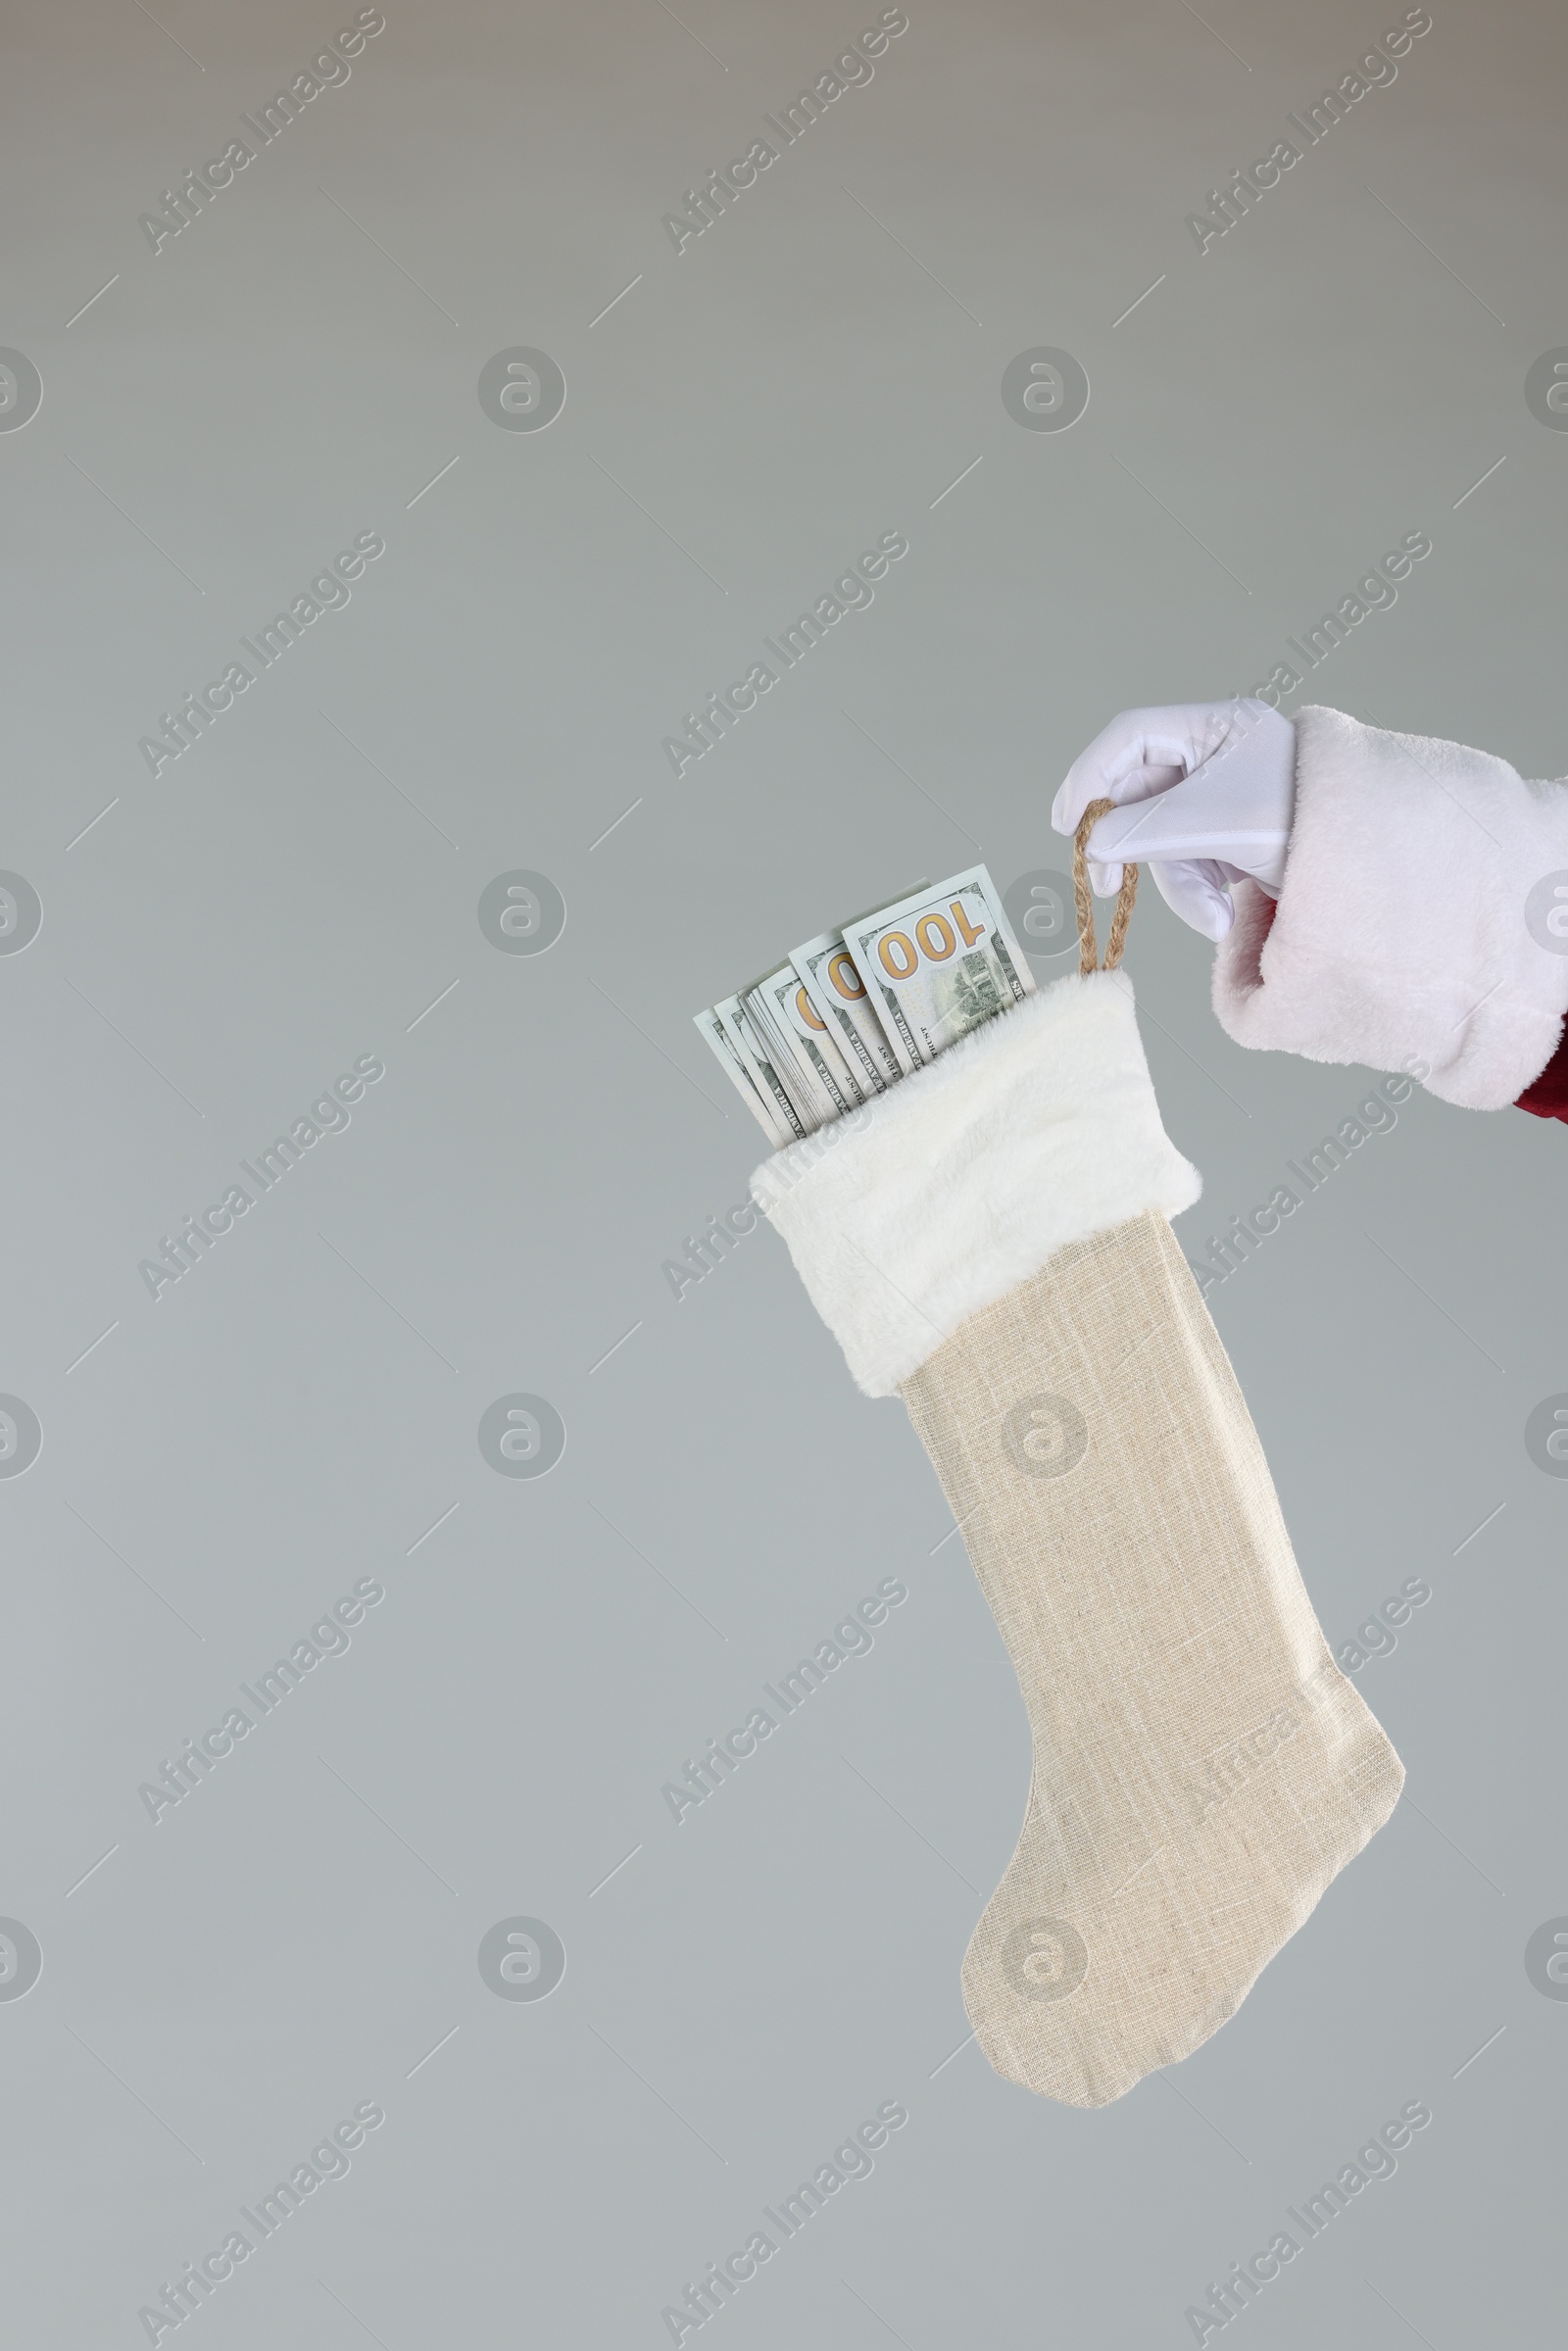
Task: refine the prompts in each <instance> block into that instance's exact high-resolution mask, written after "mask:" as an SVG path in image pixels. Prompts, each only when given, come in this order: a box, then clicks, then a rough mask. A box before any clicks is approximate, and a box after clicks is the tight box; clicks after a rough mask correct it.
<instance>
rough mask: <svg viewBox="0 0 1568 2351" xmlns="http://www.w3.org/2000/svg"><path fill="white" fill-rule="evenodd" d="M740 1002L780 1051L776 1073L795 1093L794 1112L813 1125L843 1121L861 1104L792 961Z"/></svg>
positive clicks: (757, 985) (862, 1097)
mask: <svg viewBox="0 0 1568 2351" xmlns="http://www.w3.org/2000/svg"><path fill="white" fill-rule="evenodd" d="M743 1001H744V1003H745V1004H746V1008H747V1010H748V1011H749V1012H750V1013H751V1014H752V1016H753V1018H754V1020H760V1022H761V1024H762V1026H763V1028H764V1029H765V1030H766V1032H767V1033H768V1035H769V1036H770V1037H772V1038H775V1039H777V1041H778V1043H779V1044H780V1046H781V1047H782V1048H783V1052H784V1054H785V1056H786V1060H785V1065H784V1066H783V1067H781V1068H780V1069H779V1075H780V1076H781V1077H782V1078H783V1080H784V1083H785V1086H786V1087H787V1088H788V1089H789V1091H790V1092H791V1093H792V1094H794V1096H795V1103H796V1107H797V1109H802V1108H809V1111H810V1113H811V1115H810V1119H809V1124H810V1125H811V1126H812V1127H818V1126H823V1125H825V1124H826V1123H827V1121H828V1120H829V1119H830V1118H842V1117H843V1116H844V1115H845V1113H846V1112H847V1111H850V1110H853V1109H855V1108H856V1107H857V1106H858V1103H860V1102H863V1101H864V1099H865V1097H864V1096H863V1095H862V1094H861V1092H860V1090H859V1088H858V1086H857V1085H856V1083H855V1080H854V1079H853V1078H852V1077H851V1075H850V1072H849V1070H848V1068H847V1067H846V1066H845V1062H844V1057H843V1055H842V1054H841V1053H840V1052H839V1050H838V1047H837V1046H836V1045H835V1044H834V1042H833V1040H832V1038H831V1037H830V1036H829V1035H828V1032H827V1024H826V1022H825V1021H824V1020H823V1019H822V1016H821V1014H820V1013H819V1012H818V1011H817V1010H816V1008H815V1006H814V1005H813V1004H811V1002H810V999H809V997H808V996H807V994H806V991H805V989H804V988H803V987H802V985H801V975H800V973H799V972H798V971H797V970H796V968H795V966H794V964H793V963H781V964H779V966H778V968H777V969H776V970H774V971H770V972H768V974H767V975H766V977H765V978H764V979H760V980H759V981H758V982H757V984H756V986H755V987H752V988H749V989H748V990H747V991H746V992H745V996H744V999H743ZM803 1006H804V1007H805V1009H804V1010H803V1009H802V1007H803Z"/></svg>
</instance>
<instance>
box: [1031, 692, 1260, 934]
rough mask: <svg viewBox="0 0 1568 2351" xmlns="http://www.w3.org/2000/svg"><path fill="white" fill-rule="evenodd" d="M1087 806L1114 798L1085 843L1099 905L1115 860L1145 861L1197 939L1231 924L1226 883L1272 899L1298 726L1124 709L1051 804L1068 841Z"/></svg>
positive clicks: (1212, 706)
mask: <svg viewBox="0 0 1568 2351" xmlns="http://www.w3.org/2000/svg"><path fill="white" fill-rule="evenodd" d="M1093 800H1113V801H1115V803H1116V804H1117V806H1116V812H1115V813H1114V815H1110V816H1102V818H1101V819H1100V822H1099V823H1098V824H1097V825H1096V826H1095V829H1094V831H1093V832H1092V833H1091V834H1090V836H1089V857H1090V860H1091V862H1090V867H1089V873H1090V880H1091V882H1092V883H1093V886H1094V889H1095V893H1096V895H1097V896H1098V897H1101V898H1108V897H1110V896H1111V895H1112V894H1113V893H1114V892H1115V891H1116V890H1118V889H1119V888H1120V887H1121V868H1122V861H1123V860H1124V859H1125V860H1127V861H1129V862H1132V863H1137V864H1144V863H1147V864H1148V865H1149V866H1150V867H1151V868H1152V872H1153V876H1154V883H1155V886H1156V888H1157V889H1158V891H1159V894H1160V896H1161V898H1163V900H1164V901H1165V904H1166V905H1167V906H1169V907H1170V909H1171V911H1172V912H1173V913H1175V914H1179V915H1180V916H1181V918H1182V920H1183V922H1186V923H1189V924H1191V926H1192V928H1193V929H1194V930H1195V931H1201V933H1202V935H1203V937H1204V938H1205V939H1223V938H1224V936H1225V934H1226V932H1227V931H1228V930H1229V929H1230V927H1231V924H1232V923H1233V922H1234V921H1235V919H1236V910H1235V907H1234V906H1233V905H1232V903H1231V894H1230V890H1229V888H1228V886H1227V885H1228V884H1229V883H1231V882H1235V881H1241V880H1243V879H1245V878H1248V877H1250V879H1251V880H1252V881H1255V882H1260V883H1261V884H1262V886H1263V888H1264V889H1265V890H1266V891H1267V892H1268V894H1269V896H1270V897H1271V898H1277V897H1278V896H1279V894H1280V890H1281V888H1282V887H1283V885H1284V881H1285V853H1286V847H1287V844H1288V843H1289V840H1290V835H1291V818H1292V815H1293V813H1294V809H1295V802H1296V728H1295V726H1294V725H1293V724H1292V722H1291V720H1290V719H1289V718H1284V717H1282V716H1281V715H1280V713H1279V711H1278V710H1270V709H1269V707H1268V705H1267V703H1263V702H1258V701H1256V700H1255V699H1254V698H1252V697H1250V696H1249V697H1248V698H1246V699H1245V700H1243V701H1239V702H1219V703H1207V702H1196V703H1183V704H1179V705H1177V706H1175V707H1173V708H1171V709H1167V710H1123V711H1122V713H1121V716H1120V717H1119V718H1113V719H1112V720H1111V722H1110V724H1109V726H1107V727H1106V728H1105V730H1104V732H1103V734H1099V735H1097V736H1096V737H1095V740H1094V741H1093V743H1091V744H1090V746H1089V749H1088V750H1087V751H1086V752H1083V753H1081V754H1080V756H1079V757H1078V758H1077V759H1074V761H1073V763H1072V765H1071V767H1070V768H1069V769H1068V771H1067V780H1066V782H1065V783H1064V784H1063V785H1062V787H1061V789H1060V791H1059V792H1058V793H1057V794H1056V797H1055V800H1054V802H1053V804H1052V809H1051V821H1052V823H1053V825H1054V827H1055V829H1056V831H1057V832H1058V833H1066V834H1067V835H1068V836H1069V837H1070V836H1071V835H1072V834H1073V833H1074V832H1075V831H1076V830H1077V827H1078V821H1079V818H1080V817H1081V816H1082V815H1083V812H1084V810H1085V808H1088V806H1089V804H1090V802H1091V801H1093Z"/></svg>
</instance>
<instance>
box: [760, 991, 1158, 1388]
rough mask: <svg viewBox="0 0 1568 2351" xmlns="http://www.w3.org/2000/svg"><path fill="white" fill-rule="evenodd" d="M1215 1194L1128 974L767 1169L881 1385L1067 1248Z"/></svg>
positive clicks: (797, 1243) (869, 1375)
mask: <svg viewBox="0 0 1568 2351" xmlns="http://www.w3.org/2000/svg"><path fill="white" fill-rule="evenodd" d="M1201 1188H1202V1187H1201V1181H1200V1178H1199V1175H1198V1172H1197V1170H1196V1169H1195V1168H1193V1167H1190V1166H1189V1165H1188V1163H1187V1161H1186V1160H1185V1159H1184V1158H1183V1157H1182V1155H1181V1153H1180V1152H1179V1151H1177V1150H1176V1149H1175V1147H1174V1145H1173V1144H1171V1143H1170V1142H1169V1141H1168V1140H1167V1138H1166V1135H1165V1131H1164V1129H1163V1127H1162V1126H1161V1125H1160V1123H1159V1111H1158V1108H1157V1106H1156V1104H1155V1102H1154V1090H1153V1087H1152V1084H1151V1083H1150V1077H1149V1069H1148V1065H1147V1063H1146V1062H1145V1059H1144V1049H1143V1044H1142V1041H1141V1040H1140V1038H1139V1034H1138V1023H1137V1020H1136V1018H1135V1016H1134V1011H1133V991H1132V983H1131V981H1130V980H1129V979H1128V978H1127V976H1126V974H1125V973H1123V972H1120V971H1111V972H1096V973H1093V974H1091V975H1089V976H1087V977H1085V976H1081V975H1079V974H1077V973H1073V974H1070V975H1069V976H1068V977H1066V978H1065V979H1060V980H1056V981H1055V982H1054V983H1053V984H1052V985H1051V986H1049V987H1047V988H1043V989H1042V990H1041V991H1040V992H1039V994H1038V995H1035V996H1031V997H1028V998H1026V999H1025V1001H1024V1002H1023V1003H1022V1004H1019V1005H1017V1006H1016V1007H1015V1008H1014V1009H1013V1010H1011V1011H1008V1012H1002V1013H999V1014H998V1015H997V1017H996V1018H995V1019H993V1020H989V1021H987V1022H986V1023H985V1025H984V1026H983V1027H982V1028H978V1029H976V1030H975V1031H974V1032H973V1033H972V1034H971V1035H970V1036H968V1037H965V1038H964V1039H962V1041H961V1042H960V1043H959V1044H957V1045H955V1046H952V1047H950V1048H949V1050H948V1051H947V1052H946V1053H943V1054H942V1056H941V1057H940V1059H938V1060H936V1061H934V1062H933V1063H932V1064H931V1066H930V1067H929V1068H927V1069H921V1070H919V1071H917V1072H916V1073H915V1075H914V1076H913V1077H910V1078H905V1079H903V1080H902V1081H901V1082H900V1083H899V1084H898V1085H895V1086H892V1087H890V1088H889V1090H888V1092H887V1093H886V1094H884V1095H881V1096H879V1097H878V1099H877V1100H876V1101H875V1102H871V1103H869V1104H867V1106H866V1107H865V1108H864V1109H862V1110H857V1111H855V1112H853V1113H852V1114H851V1115H850V1116H849V1117H847V1118H843V1119H840V1120H838V1121H837V1122H836V1123H835V1124H834V1125H832V1126H827V1127H823V1128H820V1129H819V1130H818V1132H817V1133H816V1134H814V1135H809V1136H808V1137H807V1139H806V1141H805V1142H804V1143H796V1144H792V1145H791V1147H790V1148H789V1150H788V1151H779V1152H778V1153H777V1154H776V1155H775V1156H774V1157H773V1158H771V1159H767V1160H764V1161H763V1163H762V1165H761V1166H760V1168H759V1169H758V1170H757V1172H756V1174H755V1175H754V1176H753V1178H752V1197H753V1198H754V1199H755V1200H756V1201H757V1204H758V1206H759V1207H760V1209H761V1210H762V1212H763V1214H764V1215H765V1216H767V1217H768V1218H769V1219H770V1221H771V1222H772V1223H773V1224H774V1225H775V1226H776V1227H777V1229H778V1231H779V1232H780V1233H782V1234H783V1236H784V1239H785V1241H786V1242H787V1243H788V1245H789V1250H790V1254H791V1256H792V1257H793V1258H794V1260H795V1265H796V1270H797V1271H798V1272H799V1274H800V1276H801V1279H802V1280H803V1281H804V1282H805V1284H806V1287H807V1290H808V1291H809V1294H810V1297H811V1300H812V1303H813V1304H814V1305H815V1307H816V1309H817V1311H818V1313H819V1314H820V1315H821V1317H822V1319H823V1321H824V1322H825V1323H826V1324H827V1326H828V1328H829V1330H830V1331H831V1332H832V1333H833V1336H834V1337H835V1339H837V1341H838V1343H839V1345H840V1346H841V1347H843V1349H844V1353H845V1357H846V1359H847V1361H848V1363H849V1367H850V1370H851V1372H852V1374H853V1375H854V1377H855V1379H856V1381H857V1383H858V1386H859V1387H860V1388H862V1389H863V1390H864V1392H865V1394H866V1395H867V1396H891V1395H893V1394H894V1392H895V1391H896V1390H897V1388H898V1387H899V1385H900V1383H901V1382H902V1381H904V1380H907V1378H908V1377H909V1375H910V1374H911V1373H912V1372H914V1371H916V1370H918V1368H919V1366H920V1365H921V1364H922V1363H923V1362H924V1361H925V1360H926V1358H927V1356H928V1355H931V1354H934V1353H935V1352H936V1349H937V1348H938V1347H941V1346H942V1345H943V1343H944V1342H945V1341H946V1340H948V1339H950V1338H951V1337H952V1336H953V1334H954V1333H955V1332H956V1330H958V1329H959V1328H960V1326H961V1325H962V1324H963V1323H965V1322H967V1321H968V1319H969V1317H970V1315H972V1314H977V1313H978V1312H979V1311H980V1309H981V1308H982V1307H983V1306H989V1305H992V1304H994V1303H995V1301H996V1300H997V1299H998V1298H1003V1297H1005V1295H1006V1293H1007V1292H1008V1291H1009V1290H1012V1289H1014V1288H1016V1286H1017V1285H1018V1284H1019V1283H1020V1282H1025V1281H1027V1280H1029V1278H1030V1277H1031V1275H1033V1274H1036V1273H1038V1272H1039V1271H1040V1269H1041V1267H1042V1266H1043V1265H1044V1264H1045V1263H1046V1261H1047V1259H1048V1258H1049V1257H1051V1256H1052V1255H1054V1252H1055V1251H1056V1250H1057V1249H1061V1248H1064V1247H1065V1246H1066V1244H1067V1243H1069V1242H1073V1241H1083V1240H1087V1239H1089V1238H1090V1237H1091V1236H1092V1235H1093V1234H1096V1233H1103V1232H1108V1231H1109V1230H1110V1229H1111V1228H1112V1226H1114V1225H1118V1224H1125V1223H1126V1222H1128V1221H1129V1219H1131V1218H1132V1217H1135V1216H1141V1215H1143V1214H1144V1212H1145V1211H1146V1210H1147V1209H1150V1208H1157V1209H1159V1210H1160V1211H1161V1212H1162V1213H1163V1214H1164V1215H1166V1216H1174V1215H1176V1214H1178V1213H1179V1211H1180V1210H1181V1209H1183V1208H1188V1207H1191V1205H1192V1203H1193V1201H1194V1200H1197V1198H1198V1196H1199V1193H1200V1191H1201Z"/></svg>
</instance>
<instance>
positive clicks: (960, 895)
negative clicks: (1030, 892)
mask: <svg viewBox="0 0 1568 2351" xmlns="http://www.w3.org/2000/svg"><path fill="white" fill-rule="evenodd" d="M845 944H846V945H847V947H848V948H849V951H850V954H851V955H852V957H853V958H854V962H855V966H856V969H857V970H858V972H859V974H860V977H861V979H862V980H864V982H865V985H866V989H867V991H868V992H869V994H870V998H871V1001H872V1003H873V1004H875V1006H876V1011H877V1017H878V1019H879V1020H880V1021H881V1023H882V1027H883V1029H884V1030H885V1032H886V1034H887V1040H888V1043H889V1044H890V1045H891V1046H892V1048H893V1050H894V1052H895V1053H897V1055H898V1057H899V1063H900V1066H901V1068H902V1069H903V1071H904V1072H905V1074H906V1075H907V1076H912V1075H913V1073H914V1072H915V1070H917V1069H921V1068H923V1067H925V1066H926V1064H927V1063H929V1062H931V1061H934V1060H935V1059H936V1057H937V1055H938V1053H941V1052H942V1051H943V1049H944V1047H946V1046H949V1045H953V1044H956V1041H957V1040H958V1038H960V1037H966V1036H967V1035H968V1033H969V1031H970V1030H971V1029H974V1028H978V1027H979V1026H980V1023H981V1022H982V1021H983V1020H990V1019H991V1018H992V1016H993V1015H994V1014H995V1013H997V1012H1002V1011H1005V1010H1008V1009H1010V1007H1011V1006H1012V1005H1013V1004H1021V1003H1022V1001H1023V999H1024V998H1025V997H1026V996H1032V995H1033V994H1034V990H1035V983H1034V979H1033V976H1032V974H1031V973H1030V970H1029V967H1028V965H1027V963H1026V962H1025V961H1024V959H1023V956H1022V955H1021V954H1020V953H1019V949H1018V943H1017V941H1016V939H1014V937H1013V935H1012V933H1011V931H1010V930H1009V929H1008V927H1007V921H1006V917H1005V914H1004V913H1003V910H1002V900H1001V897H1000V896H999V894H998V891H997V887H996V884H995V883H994V882H993V881H992V879H991V876H990V874H989V873H988V872H987V871H986V869H985V867H984V866H983V865H973V866H971V867H970V868H969V870H968V871H967V872H966V873H957V874H955V875H954V877H953V879H952V880H951V881H948V882H944V883H943V884H942V885H941V887H940V888H939V889H934V890H933V889H930V888H925V889H921V890H917V891H915V892H914V893H913V894H912V895H911V896H910V897H908V898H906V899H903V900H901V901H900V902H899V904H898V905H896V906H884V907H882V908H881V910H880V911H879V912H877V913H875V914H862V915H859V916H858V917H857V919H856V920H855V921H854V922H852V923H850V924H848V925H846V928H845Z"/></svg>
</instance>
